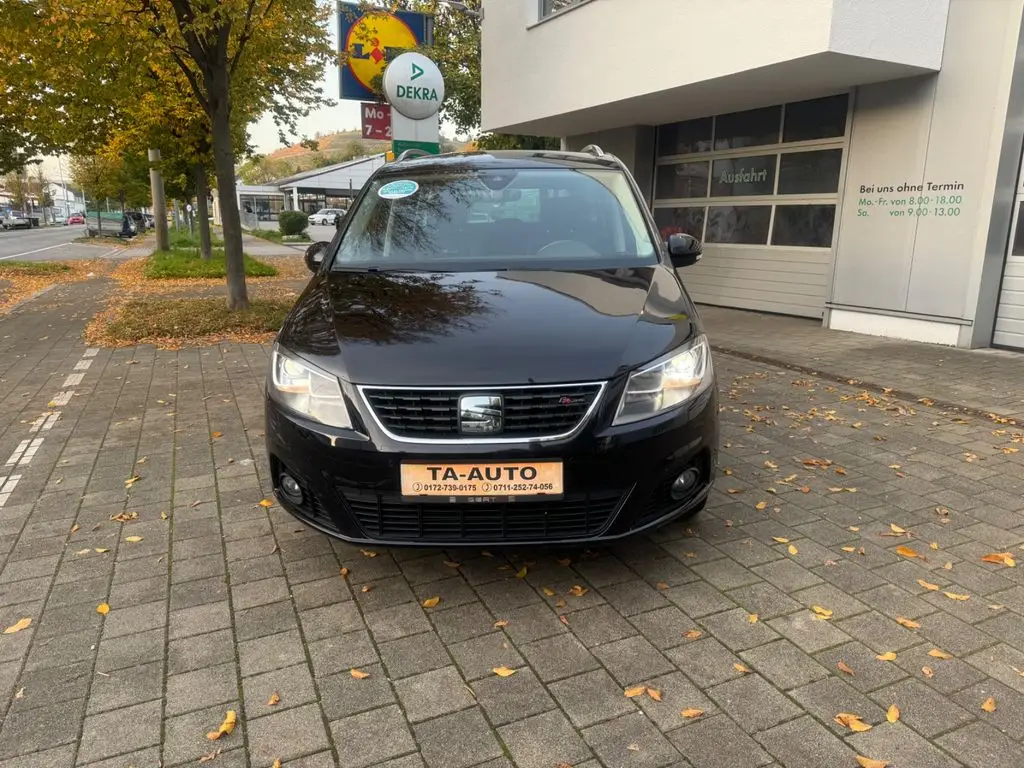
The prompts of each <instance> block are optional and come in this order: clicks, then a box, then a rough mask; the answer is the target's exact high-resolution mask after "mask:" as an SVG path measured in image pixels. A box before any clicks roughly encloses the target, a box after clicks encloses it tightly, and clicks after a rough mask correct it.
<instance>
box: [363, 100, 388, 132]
mask: <svg viewBox="0 0 1024 768" xmlns="http://www.w3.org/2000/svg"><path fill="white" fill-rule="evenodd" d="M359 107H360V112H361V113H362V115H363V138H364V139H382V140H385V141H391V106H390V105H389V104H367V103H365V102H364V103H363V104H360V105H359Z"/></svg>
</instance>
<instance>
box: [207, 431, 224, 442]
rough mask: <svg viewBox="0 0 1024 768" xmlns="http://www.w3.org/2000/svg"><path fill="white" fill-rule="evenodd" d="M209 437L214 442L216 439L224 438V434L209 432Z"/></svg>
mask: <svg viewBox="0 0 1024 768" xmlns="http://www.w3.org/2000/svg"><path fill="white" fill-rule="evenodd" d="M210 437H212V438H213V439H214V440H216V439H217V438H218V437H224V433H223V432H211V433H210Z"/></svg>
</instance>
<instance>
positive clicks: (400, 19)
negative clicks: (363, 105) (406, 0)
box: [338, 2, 434, 101]
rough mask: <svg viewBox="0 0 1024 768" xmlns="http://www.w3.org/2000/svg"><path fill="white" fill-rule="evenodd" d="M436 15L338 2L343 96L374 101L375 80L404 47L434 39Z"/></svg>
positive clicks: (404, 49)
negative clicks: (370, 7)
mask: <svg viewBox="0 0 1024 768" xmlns="http://www.w3.org/2000/svg"><path fill="white" fill-rule="evenodd" d="M433 23H434V20H433V17H432V16H429V15H428V14H425V13H413V12H412V11H387V10H383V9H380V10H378V9H372V10H363V9H361V8H360V7H359V6H358V5H355V4H353V3H344V2H339V3H338V50H339V53H341V66H340V68H339V74H340V78H339V79H340V81H341V83H340V84H341V93H340V95H341V98H343V99H354V100H358V101H374V100H376V98H377V97H376V95H375V94H374V92H373V85H372V84H373V80H374V78H376V77H378V76H379V75H383V74H384V69H385V68H386V67H387V65H388V62H389V61H392V60H393V59H394V58H396V57H397V56H398V55H399V54H401V53H402V52H403V51H408V50H411V49H413V48H416V47H417V46H419V45H424V44H426V45H429V44H430V43H431V42H433Z"/></svg>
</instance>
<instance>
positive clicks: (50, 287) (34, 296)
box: [0, 283, 59, 317]
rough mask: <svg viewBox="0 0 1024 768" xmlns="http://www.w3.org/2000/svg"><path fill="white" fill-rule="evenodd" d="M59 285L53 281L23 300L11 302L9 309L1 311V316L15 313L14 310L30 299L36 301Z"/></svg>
mask: <svg viewBox="0 0 1024 768" xmlns="http://www.w3.org/2000/svg"><path fill="white" fill-rule="evenodd" d="M58 285H59V283H51V284H50V285H48V286H46V287H45V288H40V289H39V290H38V291H36V292H35V293H33V294H32V295H31V296H26V297H25V298H24V299H22V300H21V301H18V302H15V303H14V304H11V306H9V307H8V308H7V309H5V310H3V311H2V312H0V317H5V316H7V315H10V314H13V313H14V311H15V310H16V309H18V308H19V307H21V306H22V305H24V304H28V303H29V302H30V301H35V300H36V299H38V298H39V297H40V296H42V295H43V294H44V293H48V292H49V291H52V290H53V289H54V288H56V287H57V286H58Z"/></svg>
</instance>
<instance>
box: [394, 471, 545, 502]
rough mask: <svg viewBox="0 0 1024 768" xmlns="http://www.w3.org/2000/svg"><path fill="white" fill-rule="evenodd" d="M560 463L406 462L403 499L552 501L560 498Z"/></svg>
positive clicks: (430, 500) (432, 500)
mask: <svg viewBox="0 0 1024 768" xmlns="http://www.w3.org/2000/svg"><path fill="white" fill-rule="evenodd" d="M562 469H563V466H562V462H561V461H551V460H544V461H457V462H442V461H437V462H405V463H403V464H402V465H401V484H402V499H403V500H405V501H417V502H424V501H426V502H442V503H443V502H467V501H478V502H481V503H488V502H495V501H536V500H548V501H554V500H557V499H560V498H562V495H563V493H564V483H563V477H562Z"/></svg>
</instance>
